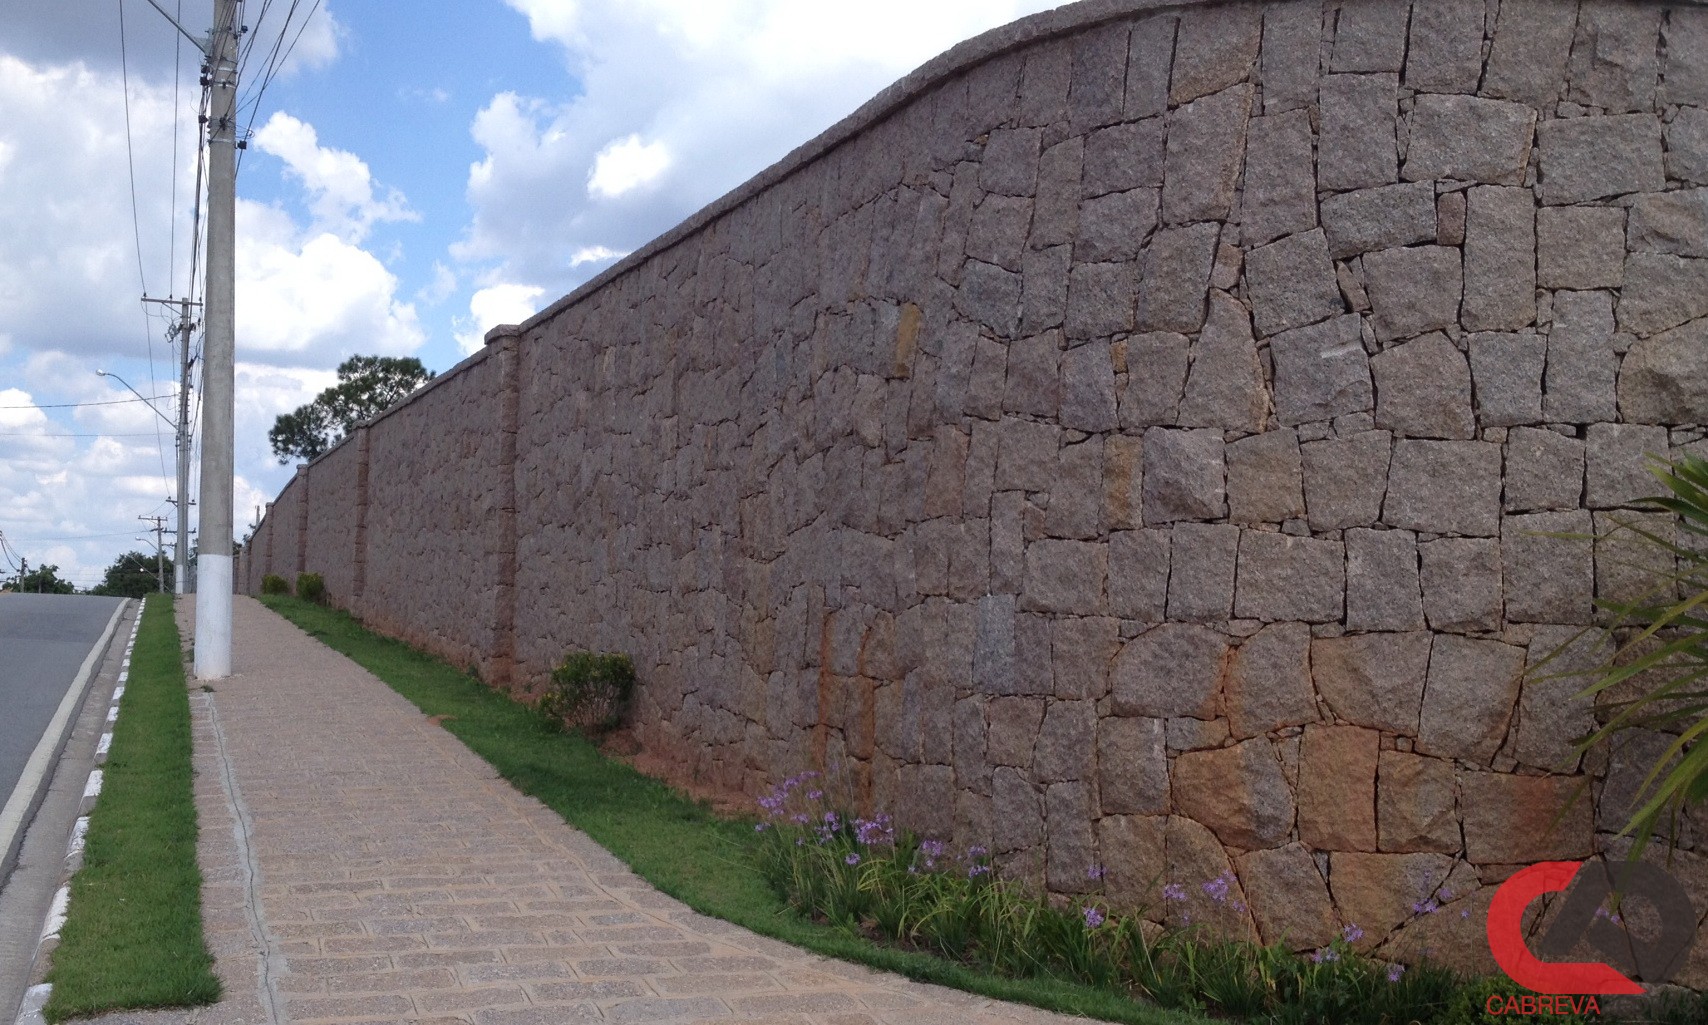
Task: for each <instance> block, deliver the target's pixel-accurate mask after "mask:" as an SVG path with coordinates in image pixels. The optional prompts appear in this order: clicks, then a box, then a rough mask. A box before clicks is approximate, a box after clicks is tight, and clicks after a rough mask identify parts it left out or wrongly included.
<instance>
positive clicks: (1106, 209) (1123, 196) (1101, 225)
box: [1073, 189, 1159, 263]
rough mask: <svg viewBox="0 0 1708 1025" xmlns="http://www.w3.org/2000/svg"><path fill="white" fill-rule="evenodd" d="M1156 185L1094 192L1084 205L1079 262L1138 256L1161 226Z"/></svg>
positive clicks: (1075, 251)
mask: <svg viewBox="0 0 1708 1025" xmlns="http://www.w3.org/2000/svg"><path fill="white" fill-rule="evenodd" d="M1158 194H1159V193H1158V190H1156V189H1131V190H1129V191H1127V192H1111V193H1108V194H1106V195H1102V196H1093V197H1092V198H1090V199H1088V200H1086V201H1085V202H1084V203H1082V204H1081V205H1080V209H1079V237H1078V240H1077V241H1075V242H1074V247H1073V258H1074V260H1075V261H1076V262H1078V263H1118V262H1121V261H1126V260H1136V259H1138V256H1139V252H1140V250H1141V249H1142V248H1143V246H1144V241H1145V239H1147V238H1149V237H1150V234H1151V232H1153V231H1155V230H1156V226H1157V196H1158Z"/></svg>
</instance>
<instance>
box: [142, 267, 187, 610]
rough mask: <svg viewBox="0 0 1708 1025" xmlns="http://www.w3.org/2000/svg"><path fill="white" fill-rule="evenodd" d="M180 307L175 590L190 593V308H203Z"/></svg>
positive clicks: (145, 299)
mask: <svg viewBox="0 0 1708 1025" xmlns="http://www.w3.org/2000/svg"><path fill="white" fill-rule="evenodd" d="M142 301H143V302H145V303H168V304H169V303H172V302H173V300H170V299H150V298H148V297H147V296H144V297H143V300H142ZM176 304H177V306H178V328H177V334H178V421H177V436H178V498H177V500H176V501H177V505H178V536H177V539H176V540H175V541H173V543H172V580H173V582H172V590H173V591H174V592H175V593H177V594H179V595H183V594H187V593H189V589H190V586H189V580H190V449H191V447H192V444H191V443H192V433H191V431H190V337H191V335H193V334H194V333H195V330H196V322H195V321H194V320H193V319H191V317H190V307H191V306H197V305H200V304H199V303H192V302H191V301H190V300H188V299H179V300H176Z"/></svg>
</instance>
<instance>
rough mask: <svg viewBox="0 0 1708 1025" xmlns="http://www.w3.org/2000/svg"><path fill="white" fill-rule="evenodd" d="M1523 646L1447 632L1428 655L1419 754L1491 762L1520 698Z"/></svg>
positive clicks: (1436, 640)
mask: <svg viewBox="0 0 1708 1025" xmlns="http://www.w3.org/2000/svg"><path fill="white" fill-rule="evenodd" d="M1524 655H1525V652H1524V649H1523V648H1517V647H1513V646H1512V645H1510V644H1504V643H1502V642H1500V641H1479V640H1472V639H1471V638H1468V637H1457V636H1454V635H1452V634H1442V635H1439V636H1437V637H1436V638H1435V643H1434V645H1433V646H1432V648H1431V652H1430V656H1429V680H1428V683H1427V685H1426V686H1425V688H1424V692H1423V718H1422V723H1421V726H1420V728H1419V731H1418V737H1417V750H1418V752H1419V753H1420V754H1429V755H1437V756H1440V757H1444V758H1462V759H1464V760H1466V761H1469V762H1479V763H1482V764H1487V763H1488V762H1489V761H1490V760H1491V759H1493V758H1494V755H1495V751H1496V750H1498V749H1499V747H1500V743H1501V740H1502V738H1504V737H1505V736H1506V729H1507V723H1508V720H1509V719H1510V718H1511V716H1512V710H1513V707H1514V705H1515V703H1516V702H1517V700H1518V682H1519V678H1520V676H1521V675H1522V674H1523V672H1524Z"/></svg>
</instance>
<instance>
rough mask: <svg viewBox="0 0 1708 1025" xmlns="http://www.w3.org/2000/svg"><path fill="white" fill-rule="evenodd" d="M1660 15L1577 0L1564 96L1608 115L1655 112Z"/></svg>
mask: <svg viewBox="0 0 1708 1025" xmlns="http://www.w3.org/2000/svg"><path fill="white" fill-rule="evenodd" d="M1663 13H1664V12H1663V11H1662V10H1661V9H1660V8H1658V7H1638V8H1632V7H1631V6H1630V5H1628V4H1623V3H1609V2H1607V0H1583V2H1582V4H1581V5H1580V7H1579V9H1578V24H1577V38H1576V40H1575V41H1574V43H1573V45H1572V56H1571V61H1570V64H1569V65H1568V68H1567V72H1568V74H1569V76H1570V82H1571V86H1570V88H1569V89H1568V90H1567V92H1566V98H1567V99H1568V100H1571V101H1572V102H1573V103H1581V104H1583V105H1584V106H1588V107H1598V108H1600V109H1602V110H1605V111H1607V112H1608V113H1611V114H1621V113H1625V112H1626V111H1633V110H1653V109H1655V84H1656V81H1657V80H1658V78H1659V75H1660V66H1659V61H1658V60H1657V59H1656V54H1657V52H1658V50H1659V48H1660V47H1659V44H1660V29H1661V17H1662V15H1663Z"/></svg>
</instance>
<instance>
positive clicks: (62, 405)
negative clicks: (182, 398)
mask: <svg viewBox="0 0 1708 1025" xmlns="http://www.w3.org/2000/svg"><path fill="white" fill-rule="evenodd" d="M176 397H177V396H175V395H149V396H146V397H143V398H135V399H104V400H102V401H100V402H49V403H42V404H40V405H37V404H34V403H31V404H29V405H25V406H0V409H77V408H79V407H82V406H122V405H124V404H126V403H129V402H160V401H162V400H164V399H171V398H176Z"/></svg>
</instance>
